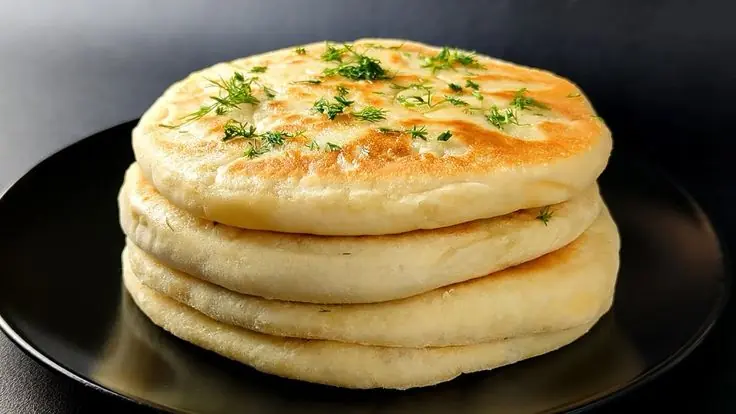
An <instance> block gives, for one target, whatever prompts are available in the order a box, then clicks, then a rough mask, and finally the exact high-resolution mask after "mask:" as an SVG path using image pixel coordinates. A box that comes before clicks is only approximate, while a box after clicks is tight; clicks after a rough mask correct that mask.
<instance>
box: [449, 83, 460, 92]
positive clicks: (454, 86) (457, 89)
mask: <svg viewBox="0 0 736 414" xmlns="http://www.w3.org/2000/svg"><path fill="white" fill-rule="evenodd" d="M447 86H449V87H450V89H452V91H453V92H462V90H463V87H462V86H460V85H458V84H457V83H450V84H448V85H447Z"/></svg>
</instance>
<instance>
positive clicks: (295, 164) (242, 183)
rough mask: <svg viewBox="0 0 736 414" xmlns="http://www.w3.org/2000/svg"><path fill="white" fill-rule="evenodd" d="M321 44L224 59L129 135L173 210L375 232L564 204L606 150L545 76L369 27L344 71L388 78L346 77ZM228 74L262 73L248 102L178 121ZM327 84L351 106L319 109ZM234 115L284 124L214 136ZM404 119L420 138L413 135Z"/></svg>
mask: <svg viewBox="0 0 736 414" xmlns="http://www.w3.org/2000/svg"><path fill="white" fill-rule="evenodd" d="M340 47H342V46H340ZM300 50H301V49H300ZM325 50H326V45H325V43H315V44H310V45H305V46H304V48H303V51H304V53H303V54H302V53H298V52H297V51H296V50H295V49H293V48H289V49H283V50H278V51H274V52H270V53H265V54H261V55H256V56H251V57H248V58H243V59H238V60H234V61H232V62H227V63H219V64H216V65H214V66H212V67H209V68H206V69H204V70H202V71H199V72H196V73H193V74H191V75H190V76H188V77H187V78H186V79H183V80H181V81H179V82H177V83H175V84H174V85H172V86H171V87H170V88H169V89H168V90H167V91H166V92H165V93H164V94H163V95H162V96H161V97H160V98H159V99H157V100H156V102H155V103H154V104H153V105H152V106H151V108H150V109H149V110H148V111H146V113H145V114H144V115H143V117H142V118H141V120H140V122H139V124H138V125H137V126H136V128H135V129H134V131H133V137H132V138H133V148H134V150H135V156H136V159H137V161H138V163H139V164H140V166H141V168H142V170H143V172H144V174H145V176H146V177H147V178H148V179H149V180H150V181H151V183H152V184H153V185H154V186H155V187H156V188H157V189H158V190H159V191H160V192H161V193H162V194H163V195H164V196H165V197H166V198H168V199H169V200H170V201H171V202H172V203H173V204H175V205H177V206H179V207H180V208H182V209H185V210H187V211H189V212H190V213H191V214H193V215H195V216H198V217H201V218H206V219H208V220H212V221H217V222H220V223H225V224H229V225H232V226H236V227H242V228H249V229H258V230H271V231H278V232H290V233H309V234H322V235H382V234H394V233H403V232H408V231H412V230H417V229H434V228H441V227H447V226H452V225H456V224H459V223H465V222H468V221H472V220H476V219H482V218H488V217H495V216H500V215H504V214H508V213H511V212H513V211H516V210H520V209H524V208H533V207H543V206H545V205H549V204H556V203H560V202H562V201H565V200H568V199H570V198H571V197H573V196H574V195H575V194H578V193H580V192H581V191H583V190H584V189H586V188H588V187H589V186H591V185H592V184H593V182H594V181H595V180H596V178H597V177H598V175H599V174H600V173H601V172H602V171H603V169H604V168H605V166H606V164H607V162H608V157H609V155H610V151H611V148H612V140H611V134H610V131H609V130H608V128H607V127H606V126H605V124H604V123H603V122H602V121H601V120H600V118H598V117H597V116H596V114H595V111H594V109H593V108H592V106H591V105H590V103H589V102H588V100H587V99H586V98H585V97H584V96H583V94H582V92H581V91H580V90H579V89H578V88H577V87H576V86H575V85H574V84H573V83H571V82H570V81H568V80H566V79H563V78H561V77H559V76H556V75H554V74H552V73H549V72H545V71H541V70H537V69H533V68H528V67H523V66H519V65H514V64H511V63H507V62H503V61H500V60H497V59H492V58H490V57H486V56H482V55H475V56H470V55H467V54H463V53H464V52H458V51H454V50H447V51H442V50H441V49H440V48H437V47H432V46H428V45H424V44H421V43H416V42H409V41H403V40H390V39H364V40H359V41H356V42H354V43H352V50H353V51H354V52H355V53H357V55H356V54H353V52H346V53H344V54H343V56H342V57H341V59H342V61H343V65H347V66H343V69H344V68H345V67H347V68H348V69H350V67H351V66H350V65H352V64H353V63H355V62H354V61H355V60H356V59H365V58H371V59H377V60H378V62H379V66H380V67H381V68H383V69H385V73H384V77H390V79H371V80H351V79H349V78H347V77H345V76H342V75H340V74H337V75H332V76H326V75H324V70H328V71H329V70H334V69H337V68H338V66H339V65H340V63H338V62H336V61H331V62H325V61H324V60H323V59H321V58H320V56H321V55H322V54H323V53H324V52H325ZM361 55H362V56H364V58H360V57H359V56H361ZM368 62H370V61H368ZM433 62H434V63H433ZM443 62H444V63H445V64H444V66H443V64H442V63H443ZM428 64H429V67H428V66H427V65H428ZM352 67H353V68H355V66H352ZM254 71H255V72H262V73H253V72H254ZM236 72H240V73H241V75H243V77H244V79H245V78H249V79H250V78H253V77H257V78H258V79H257V80H255V81H253V82H252V83H250V85H251V87H252V88H251V95H248V96H252V97H254V98H256V99H258V102H257V103H243V104H240V105H236V108H235V109H232V108H226V109H230V110H229V112H227V113H225V114H219V115H216V114H214V113H210V114H208V115H205V116H203V117H201V118H199V119H197V120H194V121H191V122H188V123H186V124H184V125H180V124H181V123H182V122H184V121H186V120H187V115H189V114H191V113H193V112H196V111H198V110H199V109H200V108H201V107H202V106H203V105H205V106H208V105H212V104H213V103H214V102H215V101H214V100H213V99H212V98H211V96H215V97H217V96H219V97H220V98H222V97H225V96H226V94H222V89H221V88H219V87H217V86H215V85H214V84H213V83H212V82H211V81H212V80H214V81H216V82H220V83H222V82H224V81H228V80H230V79H234V78H233V76H235V73H236ZM347 72H349V70H348V71H347ZM343 73H345V72H343ZM362 73H369V75H370V74H377V73H379V72H377V71H376V70H373V71H369V72H362ZM323 75H324V76H323ZM358 76H363V77H365V76H366V75H360V74H358ZM468 81H470V83H469V82H468ZM243 82H247V81H245V80H244V81H243ZM451 84H453V87H454V88H455V89H457V88H458V87H460V89H459V90H453V89H452V88H451V86H450V85H451ZM455 85H456V86H455ZM470 85H473V86H470ZM475 85H477V90H475V89H474V86H475ZM338 86H343V87H345V88H347V92H346V93H345V95H344V98H345V99H346V100H349V101H351V102H352V103H351V104H350V105H349V106H345V107H343V113H342V114H333V115H335V117H334V119H333V120H330V119H329V118H328V117H327V115H326V114H325V113H322V112H319V111H318V110H315V109H314V108H315V106H316V107H317V108H319V107H320V106H319V105H318V103H319V99H321V98H325V99H326V101H325V103H329V104H332V105H335V104H336V102H337V101H336V100H335V96H336V95H337V94H339V92H338V91H337V87H338ZM218 94H219V95H218ZM479 96H480V97H482V98H483V99H482V100H481V99H479V98H478V97H479ZM530 98H531V99H533V101H529V99H530ZM515 99H516V100H515ZM366 107H374V108H376V109H377V110H379V111H384V112H383V113H379V116H378V117H374V120H375V121H376V122H369V121H366V120H364V119H365V118H360V117H358V116H356V115H354V113H360V112H361V111H363V110H364V109H365V108H366ZM323 112H327V111H326V110H325V111H323ZM380 117H383V118H384V119H375V118H380ZM230 120H234V121H236V122H240V123H243V124H244V125H240V126H241V129H242V130H243V131H247V130H248V128H249V127H250V126H254V127H255V130H254V131H252V132H251V133H252V134H256V135H257V134H266V133H269V132H278V133H282V134H281V135H280V136H278V137H274V136H271V137H270V138H268V139H267V140H266V141H268V142H271V143H273V145H271V146H269V145H267V144H264V145H261V143H262V142H264V141H263V139H260V138H253V137H251V138H248V139H242V138H235V139H231V140H228V141H227V142H225V141H223V137H224V136H225V126H226V124H227V123H228V122H230ZM245 124H247V125H245ZM231 126H232V124H231ZM414 127H416V129H415V131H426V134H424V135H422V134H419V133H415V134H412V133H410V132H408V130H410V129H412V128H414ZM231 130H233V129H231ZM283 133H286V134H289V135H295V136H284V134H283ZM245 134H248V132H241V136H243V135H245ZM448 134H451V136H449V135H448ZM231 135H232V134H231ZM264 139H265V138H264ZM281 139H283V140H284V142H283V143H280V141H281ZM244 154H249V156H245V155H244Z"/></svg>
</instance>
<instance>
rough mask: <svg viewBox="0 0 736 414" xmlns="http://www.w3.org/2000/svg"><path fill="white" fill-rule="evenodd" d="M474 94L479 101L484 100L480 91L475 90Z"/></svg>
mask: <svg viewBox="0 0 736 414" xmlns="http://www.w3.org/2000/svg"><path fill="white" fill-rule="evenodd" d="M473 96H474V97H475V99H477V100H479V101H482V100H483V95H481V93H480V91H473Z"/></svg>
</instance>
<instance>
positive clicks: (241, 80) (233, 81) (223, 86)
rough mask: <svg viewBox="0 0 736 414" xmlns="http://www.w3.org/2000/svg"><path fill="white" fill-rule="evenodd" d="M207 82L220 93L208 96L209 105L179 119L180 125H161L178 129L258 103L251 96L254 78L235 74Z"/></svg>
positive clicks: (256, 99) (238, 73)
mask: <svg viewBox="0 0 736 414" xmlns="http://www.w3.org/2000/svg"><path fill="white" fill-rule="evenodd" d="M207 81H208V82H210V83H211V84H213V85H215V86H217V87H219V88H220V90H221V92H224V93H220V94H219V95H218V96H210V99H212V100H213V101H214V102H213V103H211V104H209V105H202V106H201V107H200V108H199V109H198V110H196V111H194V112H192V113H190V114H188V115H186V116H184V117H182V118H181V121H182V122H181V123H179V124H176V125H163V124H162V125H161V126H162V127H165V128H172V129H173V128H178V127H180V126H182V125H185V124H188V123H190V122H193V121H197V120H199V119H202V118H203V117H205V116H206V115H208V114H210V113H212V112H214V113H215V114H217V115H225V114H226V113H228V112H230V111H232V110H233V109H235V108H237V107H238V106H239V105H242V104H251V105H255V104H257V103H258V102H259V100H258V98H256V97H255V96H254V95H253V89H252V85H253V82H255V81H256V78H246V77H245V76H243V74H242V73H240V72H235V73H234V74H233V76H232V77H230V78H229V79H222V78H220V79H218V80H212V79H207Z"/></svg>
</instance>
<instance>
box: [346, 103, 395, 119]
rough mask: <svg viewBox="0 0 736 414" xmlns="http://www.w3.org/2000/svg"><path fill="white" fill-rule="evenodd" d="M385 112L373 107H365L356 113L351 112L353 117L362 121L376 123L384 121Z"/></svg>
mask: <svg viewBox="0 0 736 414" xmlns="http://www.w3.org/2000/svg"><path fill="white" fill-rule="evenodd" d="M387 112H388V111H386V110H385V109H379V108H376V107H375V106H366V107H365V108H363V109H361V110H360V111H358V112H353V116H354V117H356V118H358V119H360V120H363V121H368V122H377V121H380V120H383V119H386V113H387Z"/></svg>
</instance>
